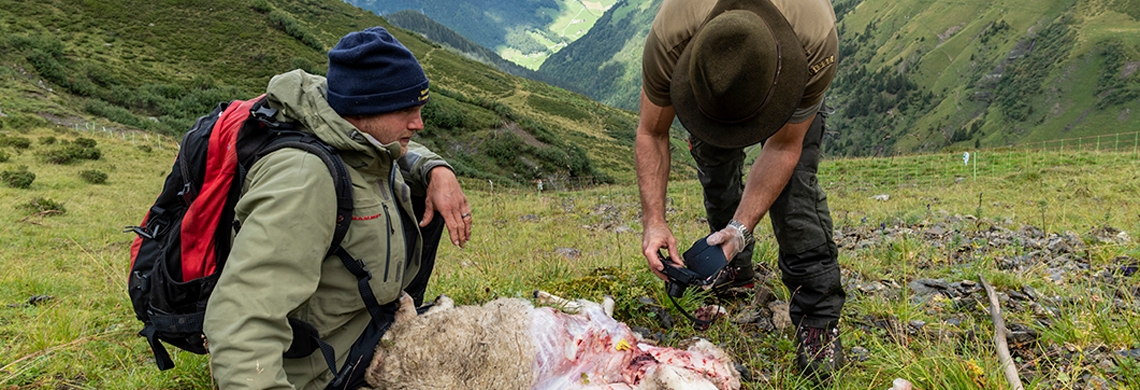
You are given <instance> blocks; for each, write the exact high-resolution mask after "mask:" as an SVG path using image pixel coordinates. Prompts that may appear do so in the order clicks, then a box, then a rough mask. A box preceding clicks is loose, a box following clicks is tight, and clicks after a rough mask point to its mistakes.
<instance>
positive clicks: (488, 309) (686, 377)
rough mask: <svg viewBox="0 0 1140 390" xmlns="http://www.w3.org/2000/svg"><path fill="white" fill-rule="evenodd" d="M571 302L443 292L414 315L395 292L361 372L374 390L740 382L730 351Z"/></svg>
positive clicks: (722, 385)
mask: <svg viewBox="0 0 1140 390" xmlns="http://www.w3.org/2000/svg"><path fill="white" fill-rule="evenodd" d="M445 299H446V298H445ZM405 301H406V302H405ZM578 303H579V304H580V305H581V309H580V310H579V311H578V313H577V314H567V313H564V312H562V311H559V310H556V309H554V308H550V307H539V308H535V307H534V306H533V305H532V304H531V303H530V301H527V300H523V299H512V298H500V299H496V300H494V301H491V302H488V303H486V304H484V305H482V306H458V307H452V305H451V304H450V300H446V301H443V302H439V301H437V304H436V307H434V308H433V309H432V310H430V311H428V312H427V313H425V314H424V315H420V316H415V315H414V308H412V306H411V305H412V303H411V299H401V305H402V306H406V307H402V308H401V312H402V313H403V314H402V315H398V316H397V319H396V321H395V323H394V324H393V325H392V327H391V329H389V330H388V332H387V334H385V336H384V339H383V340H381V342H380V344H379V345H378V346H377V347H376V355H375V357H374V359H373V361H372V364H371V366H370V367H369V368H368V372H367V373H366V375H365V377H366V379H367V380H368V383H369V384H370V385H372V386H373V387H374V388H376V389H520V390H522V389H631V390H632V389H642V390H651V389H721V390H728V389H739V388H740V376H739V373H737V372H736V369H735V368H734V365H733V363H732V361H731V359H729V357H728V355H727V354H725V352H724V351H722V350H721V349H720V348H718V347H716V346H715V345H713V344H712V343H709V342H708V341H705V340H701V339H693V340H690V342H689V343H688V345H687V346H686V348H687V349H677V348H667V347H658V346H655V345H652V344H649V343H646V342H644V341H643V340H642V339H641V338H640V337H639V336H638V335H637V334H635V333H633V332H632V331H631V330H630V329H629V327H628V326H626V325H625V324H622V323H620V322H617V321H616V320H614V319H613V318H610V317H609V316H608V315H606V314H605V312H604V311H603V309H602V307H601V305H599V304H597V303H593V302H588V301H578ZM408 313H412V314H411V315H409V314H408Z"/></svg>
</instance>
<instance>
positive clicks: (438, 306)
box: [424, 294, 455, 315]
mask: <svg viewBox="0 0 1140 390" xmlns="http://www.w3.org/2000/svg"><path fill="white" fill-rule="evenodd" d="M454 307H455V301H453V300H451V297H448V296H447V295H443V294H440V296H438V297H436V298H435V303H433V304H432V305H431V308H430V309H428V310H427V312H425V313H424V315H428V314H432V313H436V312H441V311H444V310H448V309H451V308H454Z"/></svg>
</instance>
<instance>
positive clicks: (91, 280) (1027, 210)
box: [0, 127, 1140, 389]
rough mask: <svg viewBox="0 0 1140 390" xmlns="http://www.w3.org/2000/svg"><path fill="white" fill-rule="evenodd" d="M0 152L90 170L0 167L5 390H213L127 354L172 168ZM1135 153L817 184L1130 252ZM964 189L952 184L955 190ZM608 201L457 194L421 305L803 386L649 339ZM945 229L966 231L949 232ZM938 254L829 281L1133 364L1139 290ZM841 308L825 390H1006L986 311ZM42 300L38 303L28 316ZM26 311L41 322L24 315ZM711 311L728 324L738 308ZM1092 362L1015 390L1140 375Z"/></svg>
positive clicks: (911, 213) (839, 215) (843, 177)
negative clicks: (1013, 294)
mask: <svg viewBox="0 0 1140 390" xmlns="http://www.w3.org/2000/svg"><path fill="white" fill-rule="evenodd" d="M80 128H82V127H80ZM7 135H9V136H16V135H19V136H23V137H26V138H28V139H32V140H39V139H44V138H46V137H48V136H51V137H55V138H56V139H57V140H58V141H59V142H62V141H73V140H75V139H77V138H79V137H86V138H92V139H94V140H96V141H97V142H98V148H100V149H101V150H102V157H101V158H100V159H98V160H80V161H77V162H75V163H73V164H71V165H52V164H45V163H43V162H41V160H39V159H38V157H37V156H36V152H37V151H39V150H43V149H47V148H50V147H51V145H45V144H42V143H39V142H33V143H32V145H30V147H29V148H28V149H15V148H13V147H0V150H2V151H4V152H5V153H7V154H8V155H9V156H10V158H11V159H10V161H8V162H3V163H0V169H9V168H13V167H15V166H18V165H27V166H28V167H29V170H30V171H32V172H34V173H35V174H36V180H35V182H34V183H33V184H32V186H31V188H29V189H16V188H9V187H6V186H0V199H3V202H0V216H2V217H0V218H3V221H2V223H0V226H3V227H2V228H0V264H2V265H3V266H4V267H5V270H6V271H5V272H4V273H3V274H0V339H2V340H5V341H4V342H3V343H0V386H6V387H7V388H15V389H47V388H98V389H135V388H150V389H207V388H210V379H209V378H210V373H209V369H208V365H207V362H208V360H207V359H208V358H207V357H205V356H197V355H193V354H188V353H184V352H179V353H176V354H174V358H175V361H176V362H177V364H178V366H177V368H175V369H174V370H171V371H163V372H160V371H158V370H157V369H156V368H155V367H154V363H153V361H152V360H151V359H152V357H151V354H150V350H149V348H148V346H147V345H146V343H145V341H144V340H143V339H142V338H141V337H138V336H136V335H135V333H136V332H137V331H138V329H139V323H138V322H137V321H136V320H135V319H134V318H133V314H132V310H131V308H130V303H129V300H128V298H127V295H126V294H125V289H126V270H127V268H128V261H129V256H128V247H129V244H130V242H131V240H132V238H133V237H132V235H131V234H125V233H121V231H122V227H123V226H127V225H134V224H137V223H138V222H139V219H140V218H141V217H142V214H143V213H144V212H145V210H146V208H147V207H148V206H149V204H150V203H151V202H153V200H154V196H155V195H156V194H157V193H158V191H159V190H160V187H161V185H162V180H163V178H164V177H165V175H166V173H167V171H168V170H169V166H170V163H171V161H172V159H173V157H174V154H175V149H174V148H175V143H174V140H172V139H168V138H159V137H154V136H144V135H143V133H120V132H115V133H107V132H102V131H96V132H87V131H83V132H77V131H74V130H71V129H65V128H59V127H56V128H46V127H36V128H33V129H31V130H27V131H24V132H13V131H7ZM142 146H148V147H149V148H150V151H149V152H148V151H146V150H144V149H146V148H143V147H142ZM1117 150H1120V149H1117ZM1003 153H1004V154H1003ZM1129 153H1130V151H1124V150H1121V151H1119V152H1112V153H1110V152H1101V153H1093V152H1084V153H1073V152H1072V151H1071V150H1070V151H1069V152H1060V151H1048V152H1041V151H1037V152H1035V153H1018V152H1013V151H1005V152H1001V151H983V152H982V153H981V154H979V157H978V158H980V159H981V160H980V161H982V162H983V163H981V164H982V165H981V167H983V169H980V170H979V172H978V176H977V179H974V177H973V170H972V167H966V166H964V165H962V162H961V157H960V155H947V154H943V155H926V156H913V157H905V158H895V159H850V160H830V161H825V162H824V163H823V164H822V167H821V177H820V181H821V185H822V186H823V187H824V188H825V189H826V190H827V191H828V194H829V203H830V205H831V208H832V215H833V218H834V220H835V225H836V227H837V229H872V230H873V229H877V228H878V227H879V226H881V225H885V226H899V225H908V226H923V225H924V224H925V225H926V226H929V225H930V224H934V223H939V222H943V223H948V224H949V226H950V228H952V229H951V230H952V231H954V232H956V233H955V234H958V235H960V236H962V237H967V236H969V235H970V234H974V233H977V232H983V231H986V229H989V228H990V226H998V225H1000V226H1011V228H1012V229H1016V227H1017V226H1020V225H1021V224H1028V225H1033V226H1037V227H1039V228H1041V229H1043V230H1045V231H1046V232H1047V233H1062V232H1065V231H1074V232H1076V233H1077V234H1085V233H1086V232H1088V231H1089V230H1090V229H1091V228H1092V227H1096V226H1112V227H1115V228H1118V229H1121V230H1124V231H1126V232H1128V233H1129V234H1130V235H1132V236H1133V237H1136V236H1140V219H1137V217H1136V216H1137V215H1138V214H1140V204H1138V201H1137V200H1136V199H1138V197H1137V196H1136V195H1137V192H1138V191H1140V185H1138V184H1137V183H1138V182H1140V177H1138V176H1137V175H1138V174H1137V172H1140V170H1138V169H1137V167H1136V165H1135V164H1136V161H1137V159H1136V157H1135V155H1132V154H1129ZM998 157H1002V158H998ZM627 158H629V157H627ZM88 170H98V171H101V172H105V173H107V175H108V178H107V181H106V183H104V184H100V185H92V184H88V183H86V182H85V181H83V180H82V179H80V178H79V173H80V172H83V171H88ZM909 172H914V173H909ZM907 175H910V176H909V179H907V178H906V177H907ZM958 177H964V178H966V179H965V180H961V181H957V180H956V178H958ZM900 178H901V179H900ZM621 183H625V184H619V185H611V186H601V187H593V188H590V189H586V190H580V191H569V192H566V191H562V192H538V191H537V190H536V189H535V188H533V187H531V188H516V187H503V186H501V185H497V186H494V187H492V184H489V183H488V182H486V181H479V180H470V179H465V180H464V185H465V189H466V192H467V195H468V198H469V201H470V202H471V204H472V207H473V213H474V215H475V217H476V225H475V228H474V231H473V233H474V234H473V237H472V240H471V242H469V243H468V245H467V247H466V248H465V249H458V248H455V247H452V246H449V245H444V246H442V247H441V248H440V253H439V260H440V261H439V262H438V263H437V264H438V266H437V267H438V268H437V269H436V271H435V274H434V275H433V279H432V283H431V285H430V286H429V290H428V296H429V297H432V296H435V295H437V294H447V295H449V296H451V297H453V298H454V299H455V300H456V302H458V303H461V304H475V303H482V302H485V301H488V300H490V299H493V298H496V297H504V296H505V297H528V296H529V294H530V293H531V292H532V291H533V290H535V289H544V290H547V291H551V292H553V293H556V294H559V295H562V296H565V297H570V298H586V299H593V300H600V299H601V297H602V296H603V295H605V294H609V295H612V296H614V297H615V298H616V299H617V303H618V307H617V309H618V310H617V315H616V316H617V318H618V319H619V320H621V321H624V322H627V323H629V324H631V325H636V326H643V327H646V328H649V329H651V330H652V331H660V332H663V333H664V334H665V335H666V339H665V342H666V343H667V344H668V343H674V342H677V341H679V340H682V339H683V338H685V337H687V336H691V335H698V336H701V337H705V338H708V339H710V340H712V341H713V342H715V343H718V344H721V345H723V346H725V348H726V349H727V350H728V351H729V352H730V353H731V354H732V355H733V356H734V357H735V358H736V359H737V360H738V361H740V362H741V363H743V364H745V365H746V366H748V367H749V368H750V369H751V370H752V372H753V373H754V374H756V375H757V376H758V377H759V376H760V375H763V376H765V377H766V379H763V380H760V381H757V382H753V383H748V384H746V388H748V389H784V388H798V387H803V386H806V385H807V383H806V382H805V381H804V380H803V379H801V378H799V376H798V375H796V374H795V372H794V371H795V369H794V367H795V366H794V353H795V346H794V342H793V341H792V338H791V335H790V334H789V333H784V332H775V333H770V334H768V333H757V332H755V331H754V330H750V329H748V328H745V327H741V326H740V325H737V324H734V323H732V322H729V321H721V322H718V323H717V324H715V325H714V326H713V327H712V328H711V329H709V330H707V331H705V332H696V331H694V330H692V329H691V328H690V327H688V326H685V325H684V324H683V323H682V322H678V325H676V326H675V327H674V328H672V329H662V328H661V327H660V325H659V324H658V322H657V319H656V318H654V316H653V315H651V314H649V313H651V312H652V310H651V309H652V308H651V307H649V305H646V304H644V303H641V302H639V301H638V298H639V297H642V296H648V297H652V298H654V299H656V301H657V302H661V303H663V304H662V306H666V307H668V306H669V305H668V304H667V303H664V302H667V299H666V296H665V294H664V291H663V283H662V282H661V281H659V280H657V279H655V278H653V277H652V276H651V275H650V274H649V273H648V272H647V271H646V270H645V261H644V259H643V258H642V257H641V255H640V242H641V238H640V235H639V234H638V233H637V232H638V231H640V222H639V199H638V195H637V189H636V187H635V186H634V185H632V184H630V181H622V182H621ZM548 188H550V187H548ZM700 194H701V191H700V187H699V185H698V184H697V183H696V182H694V181H687V180H681V181H678V182H675V183H674V184H673V185H672V186H671V187H670V193H669V204H668V207H669V212H668V218H669V221H670V223H671V227H672V229H673V231H674V233H675V234H676V235H677V238H678V240H679V241H680V242H683V243H689V242H693V241H695V240H696V239H698V238H700V237H702V236H703V235H705V234H707V231H706V229H707V227H706V225H705V223H704V222H703V219H702V218H703V214H704V213H703V208H702V200H701V195H700ZM878 194H889V195H890V199H889V200H888V201H878V200H874V199H871V197H872V196H873V195H878ZM37 198H47V199H51V200H54V201H56V202H59V203H60V204H61V205H62V206H63V207H64V208H65V209H66V212H65V213H62V214H44V215H39V214H36V213H33V212H31V211H28V210H26V209H24V208H22V207H21V205H24V204H27V203H29V202H31V201H33V200H35V199H37ZM955 215H963V216H964V215H973V216H975V217H978V218H979V220H978V222H975V221H973V220H971V219H966V218H963V219H961V220H960V221H959V222H952V223H950V222H945V221H947V220H948V218H950V217H952V216H955ZM1007 221H1008V222H1007ZM626 228H628V229H626ZM756 236H757V237H758V240H759V241H758V246H757V251H756V252H757V256H756V261H757V262H758V263H761V264H763V265H764V266H765V267H766V268H767V269H770V270H776V269H778V267H777V266H776V260H775V251H776V250H775V248H776V244H775V240H774V238H773V237H772V233H771V227H770V225H769V224H768V222H761V223H760V225H759V228H758V230H757V232H756ZM965 240H966V238H962V239H961V240H960V241H958V242H959V243H966V241H965ZM948 251H950V249H948V248H940V247H935V246H931V245H929V244H928V243H927V242H926V241H924V240H922V239H920V238H918V237H917V236H912V237H906V236H902V237H896V236H885V237H884V238H883V239H882V241H881V242H880V243H879V244H876V245H872V246H869V247H866V248H860V249H842V250H841V251H840V263H841V265H842V267H843V270H844V275H845V278H850V277H852V275H858V276H860V277H861V278H862V279H863V280H889V281H894V282H895V283H897V284H899V285H901V286H906V284H907V283H908V282H909V281H911V280H913V279H917V278H944V279H946V280H949V281H957V280H977V278H978V276H979V275H984V276H985V277H986V278H987V279H988V280H990V281H991V282H992V283H994V285H995V287H996V288H997V289H998V290H999V291H1006V290H1011V289H1019V288H1022V287H1025V286H1029V287H1032V288H1034V289H1035V290H1037V291H1038V293H1039V294H1040V295H1041V296H1050V297H1051V296H1060V297H1066V298H1065V299H1063V300H1062V302H1061V304H1060V306H1059V310H1060V312H1061V315H1060V317H1058V318H1056V319H1055V320H1054V321H1053V325H1052V326H1051V327H1043V326H1041V325H1032V326H1033V327H1034V328H1035V329H1036V330H1037V331H1038V332H1040V340H1041V341H1042V343H1043V344H1048V345H1055V346H1058V348H1073V350H1076V351H1083V350H1085V349H1087V348H1093V347H1097V346H1104V347H1105V348H1109V349H1111V350H1119V349H1133V348H1140V332H1137V331H1135V329H1137V328H1138V327H1137V325H1140V315H1138V314H1137V312H1136V311H1131V312H1128V311H1123V312H1122V311H1120V310H1116V308H1115V307H1114V306H1112V304H1111V302H1112V297H1113V296H1114V295H1113V294H1114V291H1116V289H1119V288H1127V287H1128V286H1135V285H1136V280H1135V277H1132V279H1118V280H1117V281H1116V282H1113V283H1101V282H1095V281H1092V280H1091V279H1090V280H1084V279H1080V278H1076V279H1074V282H1073V283H1071V284H1069V285H1057V284H1053V283H1051V282H1048V281H1046V280H1045V279H1044V278H1043V276H1042V275H1043V272H1044V271H1043V270H1041V269H1028V270H1024V271H1017V272H1014V271H1001V270H998V269H996V268H995V266H994V264H995V259H996V258H997V257H999V256H1012V255H1020V254H1024V251H1023V250H1021V249H1018V248H1013V247H1007V248H1004V249H1001V250H996V251H991V252H982V253H979V254H977V255H972V256H967V257H964V258H957V259H955V258H952V257H951V256H950V255H949V254H948ZM1087 252H1088V258H1089V263H1090V267H1092V268H1093V269H1098V268H1097V267H1102V266H1104V265H1106V264H1110V263H1111V261H1112V260H1113V259H1114V258H1116V257H1117V256H1120V255H1128V256H1133V258H1136V257H1140V248H1138V247H1137V246H1136V245H1135V244H1134V243H1130V244H1127V245H1118V244H1096V243H1093V242H1089V244H1088V250H1087ZM768 285H770V286H771V287H773V288H774V289H775V292H776V295H777V296H778V297H781V298H785V299H786V297H787V296H788V294H787V291H785V290H784V289H783V286H782V285H781V284H780V283H779V281H778V280H770V281H768ZM901 291H904V292H905V291H908V289H906V288H905V287H904V288H903V289H902V290H901ZM848 294H849V299H848V305H847V306H846V307H845V312H844V315H843V319H842V326H843V337H844V345H845V346H846V347H847V348H848V350H849V351H850V349H851V348H852V347H860V348H863V349H865V350H867V351H868V352H869V354H868V358H867V360H865V361H859V362H854V363H852V364H851V365H850V366H848V368H846V369H845V370H844V372H843V375H842V377H843V378H844V379H843V380H842V381H841V382H839V383H836V384H834V385H833V386H831V387H830V388H835V389H867V388H886V387H889V383H890V381H891V380H892V379H894V378H896V377H902V378H907V379H909V380H911V381H912V382H914V383H915V384H916V385H918V386H919V387H920V388H923V389H939V388H953V389H1000V388H1005V385H1004V383H1003V380H1002V379H1001V378H1002V377H1001V372H1000V371H999V370H998V368H997V367H998V364H997V360H996V354H995V351H994V347H993V343H992V341H991V340H990V335H991V334H992V332H993V331H992V324H991V323H990V319H989V315H988V313H987V312H986V311H985V308H984V307H983V306H981V305H980V304H979V305H974V306H965V307H955V306H953V305H950V304H948V303H947V302H945V301H943V300H938V299H934V300H931V301H929V302H926V303H924V304H921V305H917V304H915V303H913V302H911V301H910V299H909V298H908V297H907V296H906V294H905V293H904V294H902V295H895V296H892V295H890V294H864V293H861V292H856V291H851V290H850V289H849V291H848ZM43 296H50V297H51V298H50V299H47V298H38V299H35V298H34V297H43ZM1131 299H1133V301H1131V304H1133V305H1135V301H1134V299H1135V298H1131ZM30 300H36V301H37V303H38V304H36V305H29V304H27V302H29V301H30ZM41 300H42V301H41ZM744 301H745V302H746V301H747V298H745V299H744ZM702 302H706V303H707V302H712V300H711V298H709V297H707V296H704V295H701V294H690V295H688V296H686V297H685V299H683V300H682V305H685V306H686V307H689V308H694V307H696V305H698V304H700V303H702ZM722 304H725V305H726V306H728V307H729V308H730V310H735V309H737V307H736V306H734V304H733V303H722ZM1007 310H1008V308H1007ZM672 313H673V317H674V318H675V319H678V320H679V319H680V318H681V316H680V315H679V313H677V312H676V311H673V312H672ZM734 314H735V312H734ZM948 316H953V317H954V318H958V319H960V321H961V322H960V323H959V324H957V325H950V324H948V323H946V322H945V321H944V320H945V319H946V318H947V317H948ZM886 319H889V320H890V321H891V323H893V324H895V325H896V326H901V327H905V326H906V324H907V323H908V322H909V321H912V320H922V321H925V322H926V323H927V324H928V325H927V327H926V329H927V332H926V333H923V334H907V333H905V332H902V333H899V331H897V330H891V329H892V328H883V327H878V326H875V325H874V324H875V321H883V320H886ZM1006 322H1007V323H1014V322H1017V323H1025V324H1035V322H1033V319H1032V314H1031V313H1027V312H1026V311H1015V310H1008V311H1007V312H1006ZM971 335H973V336H971ZM1081 356H1083V355H1081ZM1090 356H1091V355H1090ZM1086 359H1091V357H1089V358H1086ZM1043 362H1044V361H1043ZM1098 363H1099V362H1095V361H1087V360H1081V359H1080V358H1077V359H1075V360H1073V362H1072V365H1071V366H1069V365H1066V366H1056V367H1051V368H1050V367H1046V366H1045V365H1042V367H1043V368H1041V369H1040V370H1039V372H1038V373H1037V374H1036V375H1034V376H1033V377H1032V378H1027V380H1026V383H1027V384H1028V388H1052V387H1051V386H1052V384H1056V383H1061V384H1065V383H1068V384H1073V383H1076V381H1078V380H1079V379H1080V376H1081V375H1083V374H1085V373H1088V374H1091V375H1096V376H1100V377H1104V378H1113V379H1114V380H1116V381H1117V383H1118V384H1120V385H1121V386H1126V387H1127V386H1132V387H1133V388H1134V387H1135V386H1137V379H1136V378H1137V375H1138V374H1140V365H1138V364H1137V363H1136V362H1135V361H1134V360H1128V359H1119V360H1118V363H1117V364H1116V365H1115V367H1114V368H1111V369H1106V368H1102V367H1100V366H1098ZM1046 381H1051V382H1049V383H1050V384H1049V385H1047V384H1046ZM68 386H70V387H68Z"/></svg>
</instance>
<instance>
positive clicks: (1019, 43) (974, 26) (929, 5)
mask: <svg viewBox="0 0 1140 390" xmlns="http://www.w3.org/2000/svg"><path fill="white" fill-rule="evenodd" d="M832 3H833V6H834V7H835V9H836V15H837V18H838V19H839V31H840V46H841V52H840V70H839V74H838V76H837V78H836V80H835V82H834V83H833V84H832V87H831V89H830V91H829V96H828V100H827V103H828V104H829V105H830V106H832V107H835V108H836V110H837V112H836V115H833V116H832V117H831V120H830V121H829V125H830V127H831V129H832V131H831V132H830V133H829V134H828V137H829V140H828V142H827V143H826V144H825V148H826V150H827V152H828V153H829V154H830V155H853V156H856V155H883V154H893V153H900V152H918V151H935V150H942V149H948V148H949V149H963V148H975V147H997V146H1005V145H1012V144H1017V143H1019V142H1030V141H1041V140H1049V139H1058V138H1071V137H1079V136H1088V135H1097V134H1111V133H1116V132H1123V131H1134V129H1136V128H1137V127H1138V123H1140V122H1138V120H1140V119H1137V118H1135V117H1134V116H1133V115H1132V113H1133V112H1134V111H1136V110H1140V102H1138V101H1137V100H1138V98H1140V75H1138V73H1140V72H1137V69H1138V68H1140V34H1138V33H1137V32H1140V3H1137V2H1135V1H1129V0H1087V1H1076V0H1047V1H1041V2H1035V3H1033V4H1028V3H1025V2H1024V1H1017V0H998V1H989V0H934V1H918V0H833V2H832ZM658 4H659V0H656V1H654V0H627V1H625V2H622V3H619V4H617V5H615V6H614V7H613V8H612V9H611V10H610V11H609V12H607V14H606V15H604V16H603V17H602V19H600V20H599V23H597V24H596V25H595V27H594V29H592V30H591V31H590V32H589V33H587V34H586V36H584V37H582V38H581V39H579V40H578V41H575V42H574V43H572V44H570V45H569V46H567V47H566V48H565V49H563V50H562V51H560V52H559V53H557V54H555V55H553V56H551V58H550V59H548V60H547V62H546V63H544V65H543V67H542V68H540V69H539V72H540V73H542V74H544V75H546V76H547V77H551V78H552V80H553V81H554V82H555V83H557V84H559V85H567V87H568V88H576V89H577V90H581V91H583V92H584V93H585V94H587V95H589V96H590V97H592V98H593V99H596V100H598V101H602V102H605V103H607V104H612V105H615V106H618V107H622V108H626V109H636V102H637V100H636V93H637V91H638V88H640V85H641V80H640V77H641V76H640V53H641V46H640V45H641V44H642V43H643V42H644V37H645V34H646V32H647V31H648V28H649V24H650V23H651V21H652V16H653V13H655V12H656V8H657V7H658ZM602 21H606V23H603V22H602ZM595 76H596V77H595Z"/></svg>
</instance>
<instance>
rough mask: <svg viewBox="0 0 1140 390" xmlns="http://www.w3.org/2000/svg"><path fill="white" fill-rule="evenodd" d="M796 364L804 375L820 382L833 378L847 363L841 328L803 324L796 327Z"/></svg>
mask: <svg viewBox="0 0 1140 390" xmlns="http://www.w3.org/2000/svg"><path fill="white" fill-rule="evenodd" d="M796 342H797V343H798V345H797V346H796V366H798V367H799V368H800V372H802V373H803V376H804V377H807V378H811V379H814V380H816V381H817V382H819V383H823V382H827V381H829V380H830V379H831V374H833V373H834V372H835V371H838V370H839V368H840V367H842V366H843V364H844V363H845V361H844V358H843V343H842V342H841V341H840V340H839V328H838V327H835V326H828V327H826V328H813V327H810V326H803V325H801V326H800V327H799V328H797V329H796Z"/></svg>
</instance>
